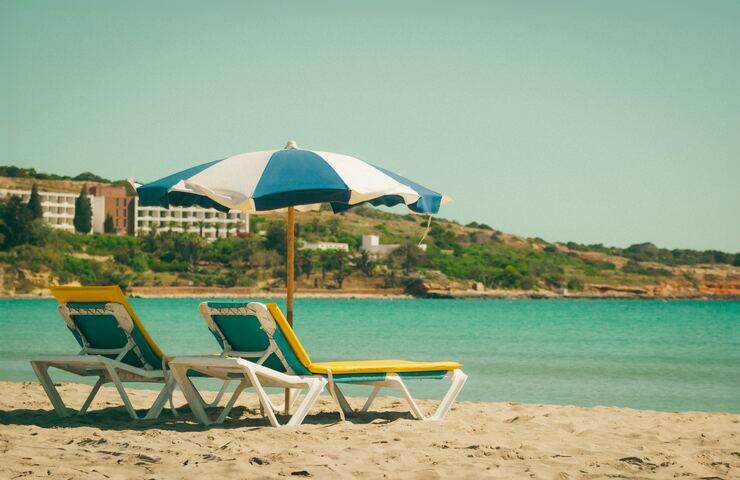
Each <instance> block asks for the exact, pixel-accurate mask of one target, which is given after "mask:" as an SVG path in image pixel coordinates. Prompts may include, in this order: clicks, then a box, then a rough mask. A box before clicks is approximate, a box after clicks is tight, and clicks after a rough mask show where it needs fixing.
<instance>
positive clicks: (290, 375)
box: [170, 302, 467, 427]
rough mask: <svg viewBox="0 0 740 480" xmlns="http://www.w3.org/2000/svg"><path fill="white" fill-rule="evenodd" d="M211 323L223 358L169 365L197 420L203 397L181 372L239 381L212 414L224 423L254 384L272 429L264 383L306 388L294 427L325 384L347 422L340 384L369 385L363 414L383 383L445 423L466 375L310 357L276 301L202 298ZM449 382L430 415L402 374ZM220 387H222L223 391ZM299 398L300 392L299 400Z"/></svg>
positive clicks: (400, 363) (448, 369)
mask: <svg viewBox="0 0 740 480" xmlns="http://www.w3.org/2000/svg"><path fill="white" fill-rule="evenodd" d="M200 310H201V313H202V314H203V317H204V319H205V321H206V324H207V325H208V328H209V329H210V331H211V332H212V333H213V335H214V336H215V337H216V340H217V341H218V342H219V344H220V345H221V347H222V349H223V352H222V355H221V356H220V357H178V358H175V359H174V360H173V361H171V362H170V367H171V368H172V371H173V373H174V375H175V378H176V379H177V382H178V383H179V384H180V387H181V389H182V390H183V393H184V394H185V397H186V398H187V400H188V403H190V406H191V409H192V410H193V412H194V413H195V415H196V417H197V418H198V420H199V421H201V422H202V423H204V424H210V423H212V420H211V419H210V418H209V417H208V415H207V414H206V412H205V410H204V409H203V408H202V402H201V401H199V398H200V395H199V394H198V392H197V390H195V388H194V387H193V385H192V383H191V382H190V380H189V379H188V378H187V376H186V373H187V372H189V371H193V370H194V371H197V372H200V373H202V374H204V375H206V376H211V377H215V378H220V379H222V380H224V381H225V382H228V381H232V380H236V381H239V385H238V387H237V388H236V390H235V391H234V393H233V395H232V396H231V398H230V400H229V402H228V403H227V405H226V408H225V409H224V410H223V411H222V412H221V415H220V416H219V417H218V418H217V419H216V422H221V421H223V420H224V419H225V418H226V416H227V415H228V413H229V410H230V409H231V408H232V407H233V405H234V403H235V402H236V399H237V398H238V396H239V395H240V394H241V393H242V391H243V390H244V389H245V388H247V387H250V386H251V387H254V388H255V390H256V391H257V395H258V398H259V401H260V404H261V408H262V409H263V411H264V412H265V413H266V414H267V416H268V419H269V420H270V423H271V424H272V425H273V426H276V427H277V426H279V423H278V420H277V417H276V415H275V412H276V411H278V410H279V407H278V406H276V405H274V404H273V403H272V402H271V400H270V399H269V397H268V396H267V395H266V393H265V392H264V388H263V387H267V386H272V387H283V388H296V387H297V388H302V389H308V391H309V392H308V394H307V396H306V398H305V399H304V401H303V402H302V403H301V405H300V407H299V408H298V410H297V411H296V413H295V415H294V416H293V417H292V418H291V419H290V421H289V422H288V425H299V424H300V423H301V422H302V421H303V418H304V417H305V415H306V413H307V412H308V410H309V409H310V408H311V405H312V404H313V403H314V402H315V400H316V398H317V397H318V395H319V393H320V392H321V390H322V389H323V388H324V386H325V385H327V384H328V389H329V393H330V394H331V396H332V398H333V399H334V401H335V402H336V403H337V405H338V407H339V413H340V416H341V418H342V420H344V418H345V414H348V413H352V409H351V407H350V405H349V403H348V402H347V400H346V398H345V397H344V395H343V394H342V391H341V390H340V389H339V387H338V384H344V383H346V384H357V385H368V386H372V387H373V390H372V393H371V394H370V396H369V397H368V399H367V401H366V402H365V404H364V406H363V407H362V411H367V410H368V409H369V408H370V406H371V404H372V402H373V400H374V399H375V397H376V396H377V394H378V392H379V391H380V389H381V388H384V387H388V388H393V389H396V390H399V391H400V392H401V393H402V394H403V396H404V398H405V399H406V401H407V402H408V403H409V406H410V408H411V413H412V415H413V416H414V417H415V418H417V419H420V420H442V419H443V418H444V417H445V415H446V414H447V412H448V411H449V409H450V407H451V406H452V404H453V403H454V401H455V399H456V398H457V395H458V394H459V393H460V390H461V389H462V387H463V385H464V384H465V380H466V379H467V375H465V374H464V373H463V372H462V370H461V369H460V364H458V363H455V362H411V361H404V360H360V361H339V362H312V361H311V359H310V357H309V356H308V353H307V352H306V350H305V349H304V348H303V346H302V345H301V343H300V341H299V340H298V337H297V336H296V335H295V332H294V331H293V329H292V328H291V327H290V325H289V324H288V322H287V321H286V320H285V318H284V317H283V314H282V312H281V311H280V309H279V308H278V306H277V305H276V304H268V305H264V304H261V303H256V302H253V303H220V302H207V303H203V304H201V306H200ZM443 378H447V379H449V380H450V381H451V383H452V385H451V386H450V388H449V390H448V391H447V393H446V394H445V396H444V398H443V399H442V401H441V402H440V405H439V406H438V408H437V410H436V411H435V413H434V414H433V415H431V416H425V415H424V413H423V412H422V411H421V409H420V408H419V406H418V404H417V403H416V402H415V401H414V399H413V398H412V397H411V394H410V393H409V390H408V389H407V388H406V385H405V383H404V380H406V379H443ZM222 391H223V389H222ZM296 400H297V397H296Z"/></svg>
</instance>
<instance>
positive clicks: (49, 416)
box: [0, 406, 413, 432]
mask: <svg viewBox="0 0 740 480" xmlns="http://www.w3.org/2000/svg"><path fill="white" fill-rule="evenodd" d="M70 412H72V415H71V416H69V417H66V418H60V417H58V416H57V415H56V413H54V410H52V409H49V410H42V409H37V410H32V409H16V410H0V425H26V426H36V427H40V428H60V427H61V428H78V427H95V428H99V429H101V430H113V431H116V430H120V431H123V430H130V431H144V430H148V429H159V430H171V431H177V432H196V431H205V430H211V429H223V430H230V429H235V428H247V429H258V428H264V427H267V428H272V427H271V426H270V422H269V421H268V420H267V418H264V417H261V416H260V412H259V410H258V409H253V408H249V407H243V406H237V407H234V409H233V410H232V411H231V414H230V415H229V418H227V419H226V421H225V422H223V423H220V424H213V425H209V426H204V425H201V424H200V423H198V422H197V421H196V420H195V418H194V417H193V415H192V413H191V412H190V409H189V408H188V407H187V406H184V407H179V408H177V413H178V416H174V415H173V414H172V412H171V411H170V410H169V409H167V410H163V411H162V414H161V415H160V417H159V418H157V419H154V420H132V419H131V417H129V415H128V413H127V412H126V410H125V409H124V408H123V407H107V408H101V409H98V410H93V411H89V412H88V413H86V414H85V415H82V416H77V415H75V414H74V410H71V409H70ZM218 412H220V409H215V408H213V409H210V410H209V416H210V417H211V418H215V417H216V416H217V415H218ZM137 413H138V414H139V415H143V414H145V413H146V411H145V410H139V411H137ZM288 419H289V417H287V416H283V415H279V416H278V420H279V421H280V423H281V424H283V423H286V422H287V421H288ZM402 419H413V417H412V416H411V414H410V413H408V412H367V413H355V414H352V415H348V416H347V421H348V422H349V423H353V424H359V425H363V424H368V423H374V424H387V423H391V422H395V421H396V420H402ZM303 424H304V425H306V424H308V425H326V426H327V427H328V426H331V425H339V424H341V420H340V419H339V414H338V413H337V412H318V413H316V414H309V415H307V416H306V418H305V420H304V421H303Z"/></svg>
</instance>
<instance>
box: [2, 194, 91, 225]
mask: <svg viewBox="0 0 740 480" xmlns="http://www.w3.org/2000/svg"><path fill="white" fill-rule="evenodd" d="M11 195H16V196H18V197H20V198H21V200H23V202H24V203H27V202H28V199H29V198H31V191H30V190H13V189H7V188H2V189H0V198H5V197H9V196H11ZM78 195H79V194H78V193H68V192H42V191H39V197H40V200H41V210H42V211H43V212H44V217H43V218H44V221H45V222H46V223H48V224H49V225H51V226H52V227H54V228H60V229H62V230H67V231H69V232H74V231H75V227H74V224H73V223H72V221H73V219H74V218H75V199H76V198H77V197H78ZM90 203H91V204H92V206H93V217H95V211H96V210H97V209H99V208H100V205H99V203H100V202H99V201H96V199H95V198H93V197H90ZM96 207H97V208H96ZM93 222H94V220H93Z"/></svg>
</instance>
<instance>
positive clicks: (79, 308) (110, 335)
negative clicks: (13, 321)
mask: <svg viewBox="0 0 740 480" xmlns="http://www.w3.org/2000/svg"><path fill="white" fill-rule="evenodd" d="M51 293H52V295H54V297H55V298H56V299H57V301H58V302H59V307H58V310H59V313H60V314H61V315H62V318H64V321H65V322H66V324H67V328H68V329H69V330H70V331H71V332H72V335H74V337H75V339H76V340H77V342H78V343H79V344H80V347H82V350H80V352H79V353H78V354H77V355H55V356H42V357H37V358H34V359H33V360H32V361H31V366H32V367H33V370H34V372H35V373H36V376H37V377H38V379H39V381H40V382H41V385H42V386H43V387H44V390H45V391H46V395H47V396H48V397H49V400H50V401H51V403H52V405H53V406H54V410H55V411H56V412H57V414H58V415H59V416H62V417H66V416H68V415H69V414H70V412H69V411H68V410H67V407H66V406H65V405H64V401H63V400H62V398H61V396H60V395H59V392H58V391H57V389H56V387H55V386H54V382H53V381H52V380H51V377H50V376H49V368H50V367H55V368H58V369H61V370H65V371H67V372H71V373H74V374H77V375H80V376H85V377H87V376H93V377H98V380H97V382H96V383H95V385H94V386H93V388H92V391H91V392H90V394H89V395H88V397H87V399H86V400H85V402H84V403H83V404H82V407H80V410H79V411H78V412H77V414H78V415H82V414H84V413H85V412H86V411H87V409H88V408H89V407H90V404H91V403H92V401H93V399H94V398H95V395H96V394H97V393H98V391H99V390H100V387H101V386H102V385H104V384H106V383H113V384H114V385H115V386H116V388H117V389H118V393H119V395H120V396H121V400H123V403H124V405H125V407H126V411H127V412H128V413H129V415H130V416H131V418H133V419H135V420H139V419H140V418H139V416H138V415H137V413H136V410H135V409H134V407H133V405H132V404H131V400H130V399H129V397H128V394H127V393H126V390H125V389H124V387H123V383H124V382H146V383H161V384H163V387H162V390H161V391H160V393H159V395H158V396H157V399H156V400H155V401H154V405H152V407H151V408H150V409H149V411H148V412H147V414H146V416H145V417H144V418H146V419H151V418H156V417H158V416H159V414H160V412H161V411H162V408H163V407H164V405H165V403H166V402H167V399H168V398H170V397H171V392H172V389H173V388H174V387H175V381H174V378H173V377H172V375H171V374H170V373H169V372H168V371H166V370H165V369H164V367H165V361H166V358H165V356H164V354H163V353H162V351H161V350H160V349H159V347H157V344H156V343H154V341H153V340H152V338H151V337H150V336H149V334H148V333H147V331H146V329H145V328H144V325H143V324H142V323H141V320H139V317H138V316H137V315H136V312H135V311H134V309H133V308H131V305H130V304H129V303H128V300H126V297H125V296H124V295H123V292H121V289H120V288H118V287H117V286H111V287H52V288H51ZM173 411H174V410H173Z"/></svg>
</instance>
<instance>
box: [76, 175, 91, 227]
mask: <svg viewBox="0 0 740 480" xmlns="http://www.w3.org/2000/svg"><path fill="white" fill-rule="evenodd" d="M72 223H74V226H75V230H76V231H78V232H80V233H90V230H91V229H92V206H91V205H90V199H89V198H88V196H87V185H85V186H84V187H82V190H81V191H80V196H79V197H77V198H76V199H75V218H74V220H73V221H72Z"/></svg>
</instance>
